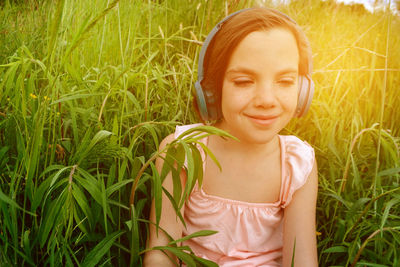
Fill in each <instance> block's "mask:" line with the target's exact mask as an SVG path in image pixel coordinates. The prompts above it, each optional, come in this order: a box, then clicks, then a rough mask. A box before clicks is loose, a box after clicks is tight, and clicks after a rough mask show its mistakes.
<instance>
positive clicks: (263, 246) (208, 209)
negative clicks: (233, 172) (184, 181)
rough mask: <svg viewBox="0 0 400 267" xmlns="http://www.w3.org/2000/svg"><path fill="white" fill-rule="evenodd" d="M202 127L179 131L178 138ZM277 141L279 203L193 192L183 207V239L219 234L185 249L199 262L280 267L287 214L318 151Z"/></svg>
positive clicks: (302, 144)
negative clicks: (203, 232) (209, 232)
mask: <svg viewBox="0 0 400 267" xmlns="http://www.w3.org/2000/svg"><path fill="white" fill-rule="evenodd" d="M198 125H199V124H194V125H186V126H177V127H176V131H175V137H177V136H179V135H180V134H181V133H182V132H184V131H186V130H188V129H189V128H192V127H195V126H198ZM279 140H280V146H281V166H282V172H281V173H282V182H281V189H280V197H279V200H278V201H276V202H274V203H250V202H244V201H238V200H232V199H225V198H222V197H218V196H212V195H208V194H207V193H205V192H204V191H203V189H202V188H198V187H197V186H196V187H195V188H194V190H193V192H192V193H191V194H190V196H189V199H188V200H187V201H186V203H185V210H184V219H185V222H186V226H187V227H186V229H184V230H183V236H185V235H188V234H190V233H194V232H197V231H200V230H215V231H218V233H216V234H214V235H211V236H205V237H197V238H193V239H190V240H188V241H186V242H185V243H184V245H188V246H190V248H191V249H192V250H193V252H194V253H195V254H196V255H197V256H199V257H202V258H205V259H209V260H212V261H214V262H216V263H217V264H218V265H219V266H223V267H233V266H241V267H251V266H264V267H267V266H281V261H282V244H283V240H282V236H283V233H282V228H283V220H282V219H283V209H284V208H285V207H286V206H287V205H288V204H289V203H290V201H291V199H292V196H293V193H294V192H295V191H296V190H297V189H299V188H300V187H301V186H303V185H304V184H305V182H306V180H307V177H308V176H309V174H310V172H311V169H312V167H313V165H314V150H313V148H312V147H311V146H310V145H309V144H307V143H306V142H303V141H301V140H300V139H298V138H297V137H295V136H283V135H280V136H279ZM204 142H205V143H206V142H207V140H204ZM203 156H204V153H203ZM203 159H204V157H203Z"/></svg>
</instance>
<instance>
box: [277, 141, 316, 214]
mask: <svg viewBox="0 0 400 267" xmlns="http://www.w3.org/2000/svg"><path fill="white" fill-rule="evenodd" d="M283 137H284V138H282V139H281V140H283V142H284V145H283V147H284V150H283V153H284V155H282V156H283V157H284V164H285V166H284V174H283V175H284V179H283V190H282V192H283V195H282V196H281V206H282V207H283V208H285V207H286V206H288V205H289V203H290V201H291V200H292V197H293V194H294V193H295V192H296V190H298V189H299V188H300V187H302V186H303V185H304V184H305V183H306V181H307V178H308V177H309V175H310V173H311V170H312V168H313V166H314V161H315V154H314V149H313V148H312V147H311V146H310V145H309V144H308V143H307V142H303V141H301V140H300V139H299V138H297V137H295V136H283Z"/></svg>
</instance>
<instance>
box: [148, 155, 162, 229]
mask: <svg viewBox="0 0 400 267" xmlns="http://www.w3.org/2000/svg"><path fill="white" fill-rule="evenodd" d="M150 166H151V170H152V172H153V184H154V187H153V190H154V205H155V213H156V226H157V229H158V224H159V223H160V218H161V209H162V184H161V179H160V176H159V174H158V171H157V169H156V166H155V165H154V163H153V162H150Z"/></svg>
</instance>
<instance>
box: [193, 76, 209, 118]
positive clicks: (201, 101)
mask: <svg viewBox="0 0 400 267" xmlns="http://www.w3.org/2000/svg"><path fill="white" fill-rule="evenodd" d="M194 87H195V88H196V101H197V107H198V108H199V112H200V116H201V118H202V120H204V121H207V120H208V110H207V102H206V99H205V97H204V93H203V88H202V87H201V84H200V82H199V81H196V83H195V84H194Z"/></svg>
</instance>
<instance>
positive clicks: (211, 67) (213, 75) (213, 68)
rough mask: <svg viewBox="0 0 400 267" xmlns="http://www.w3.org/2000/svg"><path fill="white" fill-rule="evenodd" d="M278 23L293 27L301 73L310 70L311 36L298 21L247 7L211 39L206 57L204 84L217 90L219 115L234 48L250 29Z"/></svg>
mask: <svg viewBox="0 0 400 267" xmlns="http://www.w3.org/2000/svg"><path fill="white" fill-rule="evenodd" d="M276 27H282V28H285V29H287V30H289V31H290V32H291V33H292V34H293V35H294V37H295V39H296V42H297V47H298V50H299V56H300V60H299V75H306V74H308V73H310V71H311V64H312V63H311V62H310V59H311V49H310V46H309V43H308V40H307V37H306V36H305V34H304V33H303V31H302V30H301V28H300V27H299V26H298V25H297V24H296V23H295V22H294V21H292V20H291V19H290V18H289V17H287V16H286V15H284V14H282V13H280V12H278V11H276V10H273V9H269V8H262V7H256V8H251V9H248V10H244V11H242V12H240V13H238V14H236V15H234V16H233V17H232V18H229V19H228V20H227V21H226V22H224V23H223V25H222V26H221V29H220V30H219V31H218V32H217V34H216V35H215V36H214V38H213V39H212V41H211V42H210V44H209V46H208V48H207V52H206V54H205V57H204V64H203V67H204V79H203V81H202V83H201V85H202V88H204V89H205V90H207V91H212V92H214V95H215V97H216V101H217V103H218V106H219V111H218V112H219V117H221V116H222V113H221V92H222V83H223V79H224V75H225V71H226V68H227V66H228V63H229V60H230V58H231V55H232V53H233V51H234V49H235V48H236V47H237V46H238V45H239V43H240V42H241V41H242V40H243V39H244V38H245V37H246V36H247V35H248V34H249V33H251V32H254V31H267V30H269V29H272V28H276ZM193 102H194V107H195V109H196V111H197V113H198V114H199V115H200V113H199V110H198V106H197V102H196V101H193ZM199 117H201V116H199Z"/></svg>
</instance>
